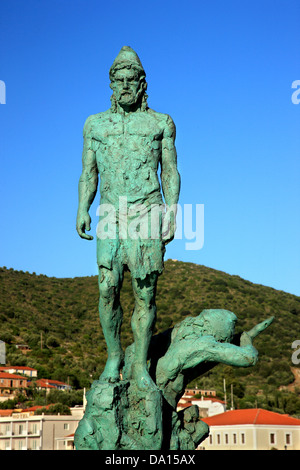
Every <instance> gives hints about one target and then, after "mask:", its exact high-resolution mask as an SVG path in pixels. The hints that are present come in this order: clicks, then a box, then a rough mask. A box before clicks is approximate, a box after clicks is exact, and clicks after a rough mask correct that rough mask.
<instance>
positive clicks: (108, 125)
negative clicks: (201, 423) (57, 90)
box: [77, 46, 180, 389]
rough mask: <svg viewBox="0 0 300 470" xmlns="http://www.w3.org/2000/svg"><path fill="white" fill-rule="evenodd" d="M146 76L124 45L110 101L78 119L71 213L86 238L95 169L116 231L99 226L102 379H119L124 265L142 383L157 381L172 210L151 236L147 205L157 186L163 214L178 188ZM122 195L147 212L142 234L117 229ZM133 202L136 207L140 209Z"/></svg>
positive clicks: (168, 131) (167, 130)
mask: <svg viewBox="0 0 300 470" xmlns="http://www.w3.org/2000/svg"><path fill="white" fill-rule="evenodd" d="M145 78H146V74H145V71H144V69H143V66H142V64H141V62H140V59H139V57H138V56H137V54H136V53H135V52H134V51H133V50H132V49H131V48H130V47H127V46H125V47H123V48H122V49H121V51H120V53H119V54H118V56H117V57H116V59H115V61H114V63H113V65H112V67H111V69H110V80H111V84H110V87H111V88H112V90H113V94H112V97H111V102H112V105H111V108H110V109H109V110H107V111H105V112H101V113H99V114H95V115H92V116H90V117H89V118H88V119H87V120H86V122H85V125H84V131H83V134H84V147H83V155H82V163H83V170H82V174H81V177H80V180H79V207H78V214H77V231H78V234H79V235H80V237H82V238H85V239H87V240H91V239H92V238H93V237H92V236H90V235H88V234H86V233H85V232H86V231H89V230H90V223H91V218H90V216H89V209H90V206H91V204H92V202H93V200H94V198H95V195H96V192H97V186H98V175H99V176H100V195H101V201H100V209H101V205H103V204H106V205H107V204H110V207H113V208H114V210H115V211H116V214H117V216H118V217H117V224H116V227H115V228H116V230H115V236H114V237H106V236H105V234H104V233H103V232H101V233H98V232H97V263H98V266H99V294H100V296H99V315H100V321H101V325H102V329H103V333H104V337H105V340H106V343H107V353H108V358H107V362H106V365H105V369H104V371H103V373H102V375H101V377H100V380H101V381H108V382H112V383H113V382H116V381H118V380H119V379H120V368H121V366H122V362H123V351H122V348H121V341H120V329H121V324H122V316H123V313H122V308H121V305H120V290H121V286H122V281H123V274H124V270H125V269H129V271H130V272H131V278H132V287H133V293H134V298H135V308H134V312H133V315H132V320H131V326H132V331H133V337H134V342H135V356H134V361H133V365H132V377H133V379H134V380H136V382H137V385H138V387H139V388H140V389H147V388H149V387H151V386H155V385H154V383H153V382H152V380H151V378H150V376H149V373H148V369H147V353H148V348H149V343H150V340H151V336H152V333H153V329H154V324H155V319H156V306H155V294H156V285H157V279H158V276H159V274H161V272H162V270H163V257H164V252H165V244H166V243H168V242H169V241H171V240H172V239H173V238H174V232H175V216H176V214H175V213H174V212H173V213H172V214H171V218H169V217H166V216H165V217H164V216H163V219H162V220H160V222H159V224H158V227H156V229H158V233H159V236H158V237H151V230H153V226H152V227H151V223H152V225H153V223H157V219H156V222H153V221H152V222H151V217H150V210H151V207H153V206H161V205H162V204H163V200H162V194H161V189H162V192H163V195H164V199H165V204H166V211H167V215H168V208H170V207H171V206H173V207H174V206H176V204H177V202H178V198H179V190H180V176H179V173H178V170H177V155H176V149H175V145H174V141H175V126H174V123H173V121H172V119H171V118H170V116H168V115H166V114H161V113H157V112H155V111H153V110H152V109H150V108H148V105H147V95H146V88H147V83H146V80H145ZM159 166H160V168H161V186H160V183H159V179H158V174H157V172H158V168H159ZM120 200H122V201H123V202H124V201H125V203H126V211H125V213H126V217H128V220H129V221H132V222H135V223H136V222H140V223H142V222H143V221H145V220H147V224H148V233H147V236H146V237H145V236H144V235H145V234H144V235H143V236H141V235H140V236H136V234H137V233H138V232H137V231H136V232H135V236H130V233H128V231H127V232H126V233H125V234H124V232H122V231H121V223H122V217H123V216H124V210H122V211H121V210H120ZM102 207H104V206H102ZM105 207H108V206H105ZM136 207H140V208H141V210H140V213H139V216H138V217H137V216H136ZM133 208H135V210H133ZM123 209H124V208H123ZM175 212H176V211H175ZM152 233H153V232H152Z"/></svg>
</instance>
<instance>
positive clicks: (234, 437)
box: [233, 433, 237, 444]
mask: <svg viewBox="0 0 300 470" xmlns="http://www.w3.org/2000/svg"><path fill="white" fill-rule="evenodd" d="M236 442H237V439H236V434H235V433H234V434H233V443H234V444H236Z"/></svg>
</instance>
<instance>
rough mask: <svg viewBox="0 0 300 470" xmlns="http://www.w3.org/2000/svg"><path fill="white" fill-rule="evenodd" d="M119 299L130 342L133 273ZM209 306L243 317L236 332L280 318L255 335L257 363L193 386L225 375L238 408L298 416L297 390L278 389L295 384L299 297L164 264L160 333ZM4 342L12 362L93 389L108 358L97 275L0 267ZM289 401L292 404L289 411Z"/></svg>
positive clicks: (214, 383) (207, 384) (218, 383)
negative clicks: (48, 273) (58, 275)
mask: <svg viewBox="0 0 300 470" xmlns="http://www.w3.org/2000/svg"><path fill="white" fill-rule="evenodd" d="M121 301H122V306H123V310H124V321H123V327H122V343H123V346H124V348H125V347H127V346H128V345H129V344H130V343H131V342H132V333H131V328H130V318H131V312H132V309H133V294H132V289H131V282H130V275H129V273H126V275H125V278H124V284H123V289H122V294H121ZM206 308H225V309H227V310H231V311H233V312H234V313H235V314H236V315H237V317H238V328H237V331H244V330H248V329H251V328H252V327H253V326H254V325H255V324H256V323H259V322H260V321H262V320H264V319H266V318H268V317H269V316H271V315H274V316H275V321H274V322H273V324H272V325H271V326H270V327H269V329H267V330H266V331H265V332H264V333H263V334H262V335H261V336H259V337H258V338H257V339H256V340H255V343H254V344H255V346H256V348H257V349H258V351H259V362H258V364H257V365H256V366H255V367H253V368H250V369H249V368H247V369H234V368H231V367H227V366H222V365H219V366H217V367H216V368H215V369H214V370H213V371H211V372H210V373H209V374H207V375H206V376H205V377H202V378H201V379H199V380H197V381H194V382H193V383H192V384H191V385H192V386H196V385H197V386H198V387H199V388H200V387H201V388H214V389H217V391H218V394H219V395H222V389H223V378H226V384H227V385H228V387H230V385H231V384H233V391H234V396H235V400H236V402H237V403H238V405H239V406H244V407H245V406H251V404H252V405H253V406H254V405H258V404H262V405H264V406H265V407H269V408H272V409H279V410H283V411H285V412H293V413H294V414H298V415H300V397H299V389H297V388H296V389H292V391H293V393H291V392H288V391H284V392H282V391H281V392H280V390H282V388H283V389H284V387H286V388H287V390H288V389H289V388H291V384H292V383H293V381H294V374H293V372H292V371H293V370H294V369H295V365H293V363H292V360H291V356H292V353H293V352H294V350H293V349H292V347H291V345H292V343H293V341H295V340H297V339H300V297H297V296H294V295H292V294H288V293H286V292H283V291H277V290H275V289H272V288H270V287H265V286H262V285H258V284H253V283H251V282H249V281H246V280H244V279H242V278H240V277H239V276H231V275H228V274H226V273H224V272H221V271H216V270H214V269H210V268H207V267H205V266H200V265H195V264H192V263H185V262H179V261H172V260H168V261H166V263H165V271H164V273H163V275H162V276H161V277H160V279H159V283H158V290H157V312H158V319H157V323H156V332H161V331H163V330H165V329H167V328H169V327H171V326H173V325H175V324H176V323H178V322H179V321H181V320H182V319H183V318H184V317H185V316H195V315H198V314H199V313H200V312H201V311H202V310H203V309H206ZM0 339H1V340H2V341H5V342H6V344H7V362H8V363H10V364H12V365H27V366H29V367H34V368H36V369H38V374H39V377H42V376H43V377H48V378H52V379H56V380H62V381H67V380H69V382H70V384H71V385H73V386H74V387H75V388H83V387H89V386H90V384H91V383H92V381H93V380H95V379H97V378H98V377H99V375H100V373H101V372H102V370H103V367H104V364H105V361H106V346H105V341H104V338H103V334H102V330H101V327H100V323H99V318H98V284H97V277H96V276H91V277H81V278H79V277H77V278H64V279H59V278H54V277H47V276H45V275H35V274H34V273H33V274H30V273H28V272H23V271H15V270H13V269H6V268H5V267H4V268H0ZM24 343H25V344H27V345H28V346H29V347H30V349H31V351H30V352H28V353H27V354H26V355H24V354H22V352H21V351H20V350H18V349H16V344H24ZM229 390H230V389H229ZM227 393H228V392H227ZM291 399H293V403H294V408H293V409H290V411H287V408H288V404H290V405H289V406H290V408H291ZM298 405H299V406H298ZM298 407H299V410H298Z"/></svg>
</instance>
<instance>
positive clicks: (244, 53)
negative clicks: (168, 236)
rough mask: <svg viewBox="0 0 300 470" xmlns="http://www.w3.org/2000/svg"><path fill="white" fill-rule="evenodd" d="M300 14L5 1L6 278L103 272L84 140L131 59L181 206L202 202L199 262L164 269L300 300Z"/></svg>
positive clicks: (182, 256)
mask: <svg viewBox="0 0 300 470" xmlns="http://www.w3.org/2000/svg"><path fill="white" fill-rule="evenodd" d="M299 14H300V4H299V2H298V1H293V0H281V1H279V0H277V1H276V0H260V1H258V0H252V1H248V0H244V1H242V2H241V1H234V0H227V1H221V0H216V1H213V0H210V1H208V0H206V1H204V0H198V1H186V2H180V1H176V0H173V1H169V0H166V1H163V2H161V1H156V0H154V1H149V2H147V3H146V2H145V3H141V2H138V1H132V0H128V1H126V2H121V1H110V2H103V1H99V0H98V1H96V0H72V1H71V0H60V1H57V0H52V1H48V0H43V1H36V0H27V1H20V0H14V1H11V0H2V2H1V17H0V18H1V19H0V39H1V46H2V47H1V68H0V80H3V81H4V82H5V85H6V104H5V105H2V104H1V105H0V152H1V167H0V168H1V185H0V204H1V230H0V250H1V252H0V265H1V266H7V267H8V268H14V269H17V270H23V271H29V272H36V273H37V274H40V273H42V274H46V275H48V276H57V277H73V276H83V275H94V274H96V273H97V266H96V246H95V240H94V241H92V242H88V241H85V240H82V239H80V238H79V237H78V235H77V233H76V231H75V219H76V211H77V200H78V196H77V185H78V179H79V176H80V172H81V152H82V128H83V124H84V122H85V120H86V118H87V117H88V116H89V115H90V114H94V113H97V112H100V111H104V110H106V109H107V108H109V106H110V99H109V98H110V95H111V90H110V88H109V78H108V70H109V68H110V66H111V64H112V62H113V60H114V58H115V57H116V55H117V54H118V52H119V50H120V49H121V47H122V46H124V45H129V46H131V47H132V48H134V49H135V50H136V52H137V53H138V55H139V56H140V59H141V61H142V63H143V66H144V68H145V70H146V73H147V82H148V94H149V100H148V103H149V106H150V107H151V108H153V109H155V110H156V111H159V112H163V113H168V114H170V115H171V116H172V118H173V120H174V121H175V124H176V128H177V138H176V147H177V152H178V167H179V171H180V173H181V178H182V188H181V195H180V201H179V202H180V204H181V205H183V204H192V205H193V207H195V205H196V204H204V211H205V215H204V246H203V248H202V249H201V250H198V251H191V250H190V251H188V250H186V249H185V248H186V247H185V243H186V240H184V239H183V240H175V241H173V242H172V244H170V245H168V248H167V254H166V258H173V259H174V258H175V259H178V260H182V261H188V262H193V263H197V264H203V265H205V266H208V267H211V268H214V269H218V270H221V271H225V272H227V273H229V274H236V275H239V276H241V277H243V278H245V279H248V280H250V281H251V282H255V283H259V284H263V285H267V286H271V287H274V288H276V289H280V290H284V291H287V292H291V293H293V294H296V295H300V283H299V279H300V241H299V233H300V216H299V214H300V211H299V207H300V184H299V181H300V158H299V157H300V132H299V130H300V128H299V124H300V104H299V105H296V104H293V102H292V100H291V96H292V93H293V92H294V91H295V90H293V89H292V88H291V86H292V82H293V81H295V80H300V60H299V55H300V47H299V46H300V29H299ZM299 96H300V95H299ZM98 202H99V196H97V198H96V200H95V202H94V204H93V206H92V208H91V211H90V214H91V217H92V221H93V225H92V231H91V233H94V234H95V230H96V224H97V217H96V209H97V205H98ZM199 295H200V293H199Z"/></svg>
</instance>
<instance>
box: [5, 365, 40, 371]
mask: <svg viewBox="0 0 300 470" xmlns="http://www.w3.org/2000/svg"><path fill="white" fill-rule="evenodd" d="M9 369H15V370H35V371H36V369H32V367H27V366H0V370H9Z"/></svg>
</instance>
